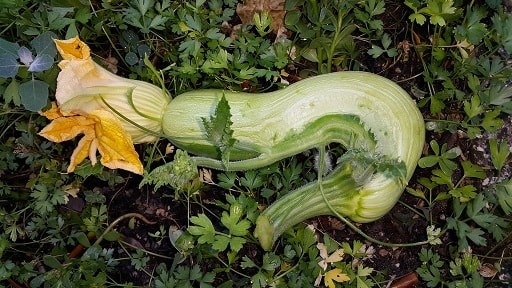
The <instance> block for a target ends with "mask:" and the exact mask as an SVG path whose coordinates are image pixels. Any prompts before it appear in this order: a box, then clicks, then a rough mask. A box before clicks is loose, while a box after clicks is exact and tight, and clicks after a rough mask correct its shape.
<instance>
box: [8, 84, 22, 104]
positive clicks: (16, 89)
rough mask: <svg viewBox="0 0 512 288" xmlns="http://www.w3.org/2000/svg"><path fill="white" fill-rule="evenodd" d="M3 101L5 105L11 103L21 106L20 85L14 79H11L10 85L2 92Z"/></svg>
mask: <svg viewBox="0 0 512 288" xmlns="http://www.w3.org/2000/svg"><path fill="white" fill-rule="evenodd" d="M4 100H5V103H11V102H13V103H14V105H16V106H19V105H20V104H21V98H20V84H19V83H18V81H16V79H14V78H13V79H12V81H11V83H9V85H7V88H5V91H4Z"/></svg>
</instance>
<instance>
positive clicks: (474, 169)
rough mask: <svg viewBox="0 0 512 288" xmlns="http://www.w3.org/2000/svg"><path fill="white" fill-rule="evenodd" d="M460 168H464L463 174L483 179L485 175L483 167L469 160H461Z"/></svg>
mask: <svg viewBox="0 0 512 288" xmlns="http://www.w3.org/2000/svg"><path fill="white" fill-rule="evenodd" d="M461 165H462V168H463V170H464V176H466V177H472V178H478V179H484V178H485V177H487V175H486V174H485V172H484V169H483V168H482V167H480V166H478V165H475V164H473V163H471V162H470V161H462V163H461Z"/></svg>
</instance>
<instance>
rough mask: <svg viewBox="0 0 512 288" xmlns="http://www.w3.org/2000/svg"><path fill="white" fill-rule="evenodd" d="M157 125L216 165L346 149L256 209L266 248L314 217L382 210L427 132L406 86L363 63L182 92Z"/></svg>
mask: <svg viewBox="0 0 512 288" xmlns="http://www.w3.org/2000/svg"><path fill="white" fill-rule="evenodd" d="M162 128H163V132H164V134H165V135H166V136H167V137H168V138H169V139H170V141H172V142H173V143H174V144H175V145H176V146H178V147H179V148H181V149H184V150H186V151H188V152H189V153H192V154H196V155H198V157H197V158H196V159H195V161H196V163H197V165H199V166H206V167H210V168H215V169H222V170H248V169H256V168H259V167H263V166H266V165H269V164H272V163H274V162H276V161H279V160H281V159H284V158H286V157H290V156H293V155H296V154H298V153H301V152H304V151H306V150H309V149H313V148H318V149H320V151H323V150H324V149H325V146H326V145H328V144H330V143H339V144H341V145H342V146H343V147H344V148H345V149H346V150H347V152H346V153H345V154H344V155H343V156H342V157H341V158H340V159H338V161H337V165H336V167H335V168H334V169H333V171H332V172H329V173H328V174H327V175H326V176H325V177H323V179H322V180H321V181H317V182H314V183H310V184H309V185H307V186H304V187H301V188H299V189H297V190H295V191H293V192H290V193H289V194H287V195H286V196H284V197H283V198H281V199H279V200H278V201H276V202H275V203H273V204H272V205H271V206H270V207H268V208H267V209H266V210H265V211H264V212H263V213H262V214H261V216H260V217H259V218H258V220H257V226H256V230H255V233H254V234H255V236H256V237H257V238H258V239H259V241H260V244H261V245H262V247H263V248H264V249H266V250H269V249H271V247H272V245H273V243H274V241H275V240H276V239H277V238H278V237H279V236H280V235H281V234H282V233H283V232H284V231H286V230H287V229H288V228H290V227H292V226H293V225H295V224H297V223H299V222H301V221H303V220H305V219H308V218H311V217H314V216H318V215H332V214H334V212H337V213H339V214H341V215H344V216H348V217H350V218H351V219H353V220H355V221H358V222H369V221H373V220H376V219H378V218H380V217H381V216H383V215H385V214H386V213H387V212H388V211H389V210H390V209H391V208H392V207H393V206H394V204H395V203H396V201H397V200H398V199H399V197H400V195H401V193H402V191H403V189H404V188H405V186H406V184H407V182H408V181H409V179H410V178H411V176H412V174H413V172H414V169H415V168H416V165H417V161H418V159H419V157H420V154H421V151H422V148H423V144H424V137H425V136H424V131H425V129H424V122H423V118H422V116H421V114H420V112H419V110H418V109H417V107H416V105H415V103H414V102H413V101H412V100H411V98H410V97H409V95H408V94H407V93H406V92H405V91H404V90H402V89H401V88H400V87H399V86H398V85H396V84H395V83H393V82H392V81H390V80H387V79H385V78H383V77H380V76H378V75H375V74H370V73H365V72H338V73H330V74H325V75H321V76H316V77H311V78H308V79H305V80H302V81H300V82H298V83H295V84H292V85H290V86H289V87H287V88H285V89H282V90H278V91H275V92H270V93H264V94H248V93H241V92H231V91H222V90H196V91H192V92H188V93H184V94H182V95H179V96H177V97H176V98H175V99H173V100H172V101H171V102H170V103H169V105H168V106H167V108H166V110H165V111H164V113H163V119H162ZM321 155H323V154H322V153H321ZM319 175H320V174H319ZM332 209H334V210H335V211H333V210H332Z"/></svg>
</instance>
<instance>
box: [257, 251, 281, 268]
mask: <svg viewBox="0 0 512 288" xmlns="http://www.w3.org/2000/svg"><path fill="white" fill-rule="evenodd" d="M280 265H281V259H280V258H279V256H277V255H276V254H274V253H265V254H264V255H263V264H262V265H261V269H264V270H267V271H274V270H275V269H276V268H277V267H279V266H280Z"/></svg>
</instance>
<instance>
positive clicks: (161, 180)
mask: <svg viewBox="0 0 512 288" xmlns="http://www.w3.org/2000/svg"><path fill="white" fill-rule="evenodd" d="M197 177H198V172H197V166H196V164H195V162H194V160H193V159H192V158H191V157H190V156H189V155H188V153H187V152H186V151H183V150H179V149H178V150H177V151H176V154H175V156H174V161H172V162H169V163H167V164H164V165H161V166H159V167H156V168H155V169H153V170H151V172H149V173H147V174H145V175H144V179H142V181H141V182H140V184H139V187H142V186H143V185H146V184H154V185H155V188H154V189H155V190H156V189H158V188H160V187H162V186H166V185H169V186H171V187H172V188H173V189H175V191H176V192H181V191H187V190H188V189H189V188H191V181H192V180H194V179H196V178H197Z"/></svg>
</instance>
